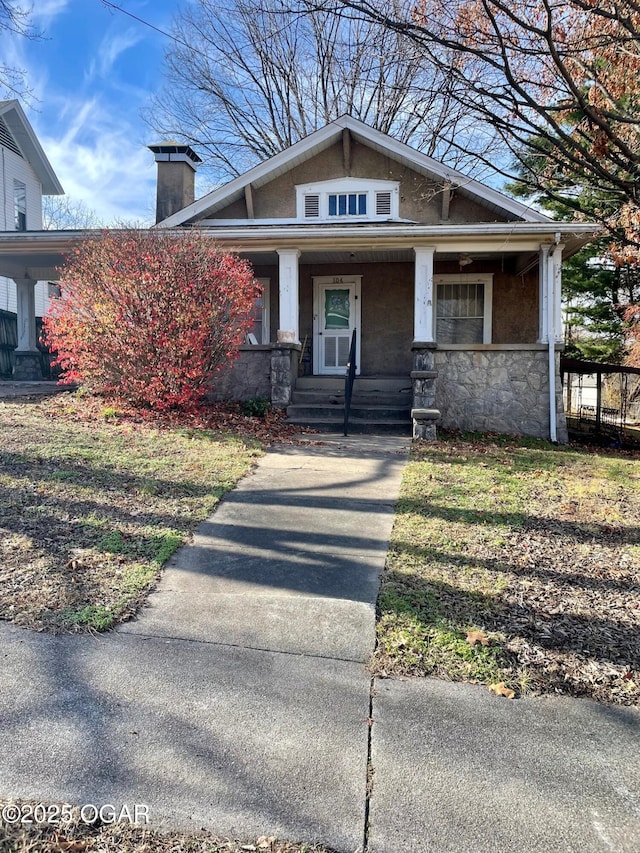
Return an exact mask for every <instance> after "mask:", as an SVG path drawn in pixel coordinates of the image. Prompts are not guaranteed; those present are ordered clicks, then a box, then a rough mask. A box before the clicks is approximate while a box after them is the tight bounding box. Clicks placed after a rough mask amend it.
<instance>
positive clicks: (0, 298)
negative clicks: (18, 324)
mask: <svg viewBox="0 0 640 853" xmlns="http://www.w3.org/2000/svg"><path fill="white" fill-rule="evenodd" d="M48 307H49V282H47V281H39V282H38V283H37V284H36V317H44V315H45V314H46V313H47V309H48ZM0 310H2V311H13V313H14V314H15V313H16V312H17V310H18V309H17V305H16V283H15V281H14V280H13V279H12V278H4V276H0Z"/></svg>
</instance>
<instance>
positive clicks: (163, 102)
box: [146, 0, 495, 182]
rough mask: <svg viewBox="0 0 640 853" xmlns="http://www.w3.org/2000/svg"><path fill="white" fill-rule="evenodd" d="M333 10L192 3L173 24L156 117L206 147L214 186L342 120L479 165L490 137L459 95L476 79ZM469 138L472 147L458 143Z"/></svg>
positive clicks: (172, 134) (458, 162) (243, 0)
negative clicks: (462, 76) (349, 117)
mask: <svg viewBox="0 0 640 853" xmlns="http://www.w3.org/2000/svg"><path fill="white" fill-rule="evenodd" d="M292 2H293V3H294V4H296V3H297V2H298V0H292ZM389 2H393V0H389ZM390 8H392V7H390ZM334 12H335V6H331V7H330V8H327V9H320V8H319V9H313V10H308V9H307V8H306V6H304V5H292V3H291V2H289V0H260V2H259V3H257V4H256V2H255V1H254V0H223V2H216V0H194V2H193V3H192V4H190V5H189V6H188V7H186V8H185V9H184V10H183V11H182V13H181V16H180V17H179V18H178V19H177V20H176V22H175V25H174V35H175V37H176V41H175V42H174V44H173V45H172V47H171V48H170V50H169V51H168V53H167V55H166V59H165V62H166V73H167V82H166V85H165V87H164V91H163V92H162V94H160V95H159V96H158V97H157V98H156V99H155V100H154V102H153V104H152V106H151V107H150V109H149V110H148V111H147V112H146V119H147V122H148V123H149V124H150V126H151V127H152V128H153V129H154V131H155V132H156V133H158V134H160V135H161V136H163V137H165V138H174V139H180V140H183V141H186V142H189V143H190V144H193V145H197V147H198V150H199V152H200V153H201V154H202V155H203V156H204V158H205V163H206V165H208V167H209V170H210V177H211V180H212V182H219V181H222V180H225V179H228V178H230V177H233V176H235V175H238V174H240V173H242V172H244V171H245V170H246V169H248V168H250V167H251V166H253V165H255V164H256V163H257V162H259V161H261V160H264V159H266V158H268V157H270V156H273V155H274V154H276V153H278V152H279V151H282V150H283V149H285V148H287V147H289V146H290V145H292V144H293V143H295V142H297V141H298V140H299V139H301V138H303V137H304V136H307V135H308V134H309V133H311V132H313V131H314V130H316V129H318V128H319V127H321V126H323V125H325V124H326V123H328V122H330V121H332V120H333V119H335V118H337V117H339V116H340V115H343V114H350V115H352V116H355V117H356V118H359V119H361V120H362V121H364V122H366V123H367V124H369V125H371V126H373V127H375V128H377V129H379V130H381V131H383V132H384V133H389V134H392V135H393V136H394V137H396V138H397V139H399V140H401V141H403V142H407V143H410V144H412V145H413V146H414V147H416V148H418V149H420V150H424V151H427V152H428V153H429V154H431V155H432V156H435V157H440V158H441V159H446V161H447V162H448V163H449V164H450V165H451V166H454V167H457V168H460V169H463V170H472V169H474V168H475V169H477V168H478V164H479V163H480V164H481V161H479V160H478V158H477V157H476V156H475V155H476V153H477V151H476V149H477V148H478V149H480V151H486V145H487V143H488V138H487V137H488V134H487V130H486V129H485V130H484V131H483V133H481V134H477V133H475V132H474V131H473V128H472V125H471V122H470V121H469V120H468V119H467V117H466V116H467V110H466V107H464V106H462V98H461V96H460V94H461V93H458V96H454V92H455V90H456V89H457V88H460V87H461V85H462V82H464V85H465V86H466V81H462V82H461V79H460V78H459V77H457V76H455V75H451V73H449V68H445V67H444V66H443V67H442V68H438V67H436V66H434V65H429V64H427V63H425V62H424V56H423V52H422V49H421V47H420V46H419V45H417V44H416V43H415V42H414V41H412V40H410V39H407V38H406V37H405V35H404V34H403V33H402V32H398V31H397V30H394V29H393V28H391V29H390V28H387V27H384V26H381V25H380V23H379V22H377V21H371V20H368V19H366V17H361V16H351V17H345V16H340V15H336V14H334ZM460 133H464V134H465V135H466V137H467V139H466V145H465V146H461V145H459V144H456V141H455V139H454V137H455V136H457V135H458V134H460ZM493 146H494V148H495V139H494V140H493Z"/></svg>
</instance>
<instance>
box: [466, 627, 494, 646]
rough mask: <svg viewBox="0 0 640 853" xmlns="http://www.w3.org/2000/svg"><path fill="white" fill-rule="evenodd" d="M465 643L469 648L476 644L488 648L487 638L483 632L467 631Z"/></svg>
mask: <svg viewBox="0 0 640 853" xmlns="http://www.w3.org/2000/svg"><path fill="white" fill-rule="evenodd" d="M467 643H469V645H470V646H475V645H476V644H477V643H481V644H482V645H483V646H488V645H489V638H488V637H487V635H486V634H485V633H484V631H469V632H468V633H467Z"/></svg>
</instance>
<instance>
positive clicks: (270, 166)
mask: <svg viewBox="0 0 640 853" xmlns="http://www.w3.org/2000/svg"><path fill="white" fill-rule="evenodd" d="M345 129H346V130H349V131H350V133H351V134H352V136H353V138H354V139H355V140H356V141H361V142H363V143H364V144H367V145H369V146H370V147H372V148H374V150H377V151H378V152H380V153H384V154H385V155H387V156H392V157H393V159H395V160H398V161H400V162H402V163H405V164H406V165H407V166H409V167H410V168H413V169H416V170H417V171H419V172H422V173H425V174H427V175H429V176H431V177H436V178H439V179H440V180H442V181H443V182H445V183H447V182H448V183H450V184H451V188H452V189H457V190H459V191H460V192H462V193H463V194H465V195H468V196H470V197H472V198H475V199H477V200H479V201H480V202H481V203H482V202H484V203H485V204H489V205H491V206H493V207H496V208H498V209H499V210H501V211H503V212H504V213H506V214H510V215H511V216H515V217H517V218H518V219H521V220H523V221H525V222H550V221H551V220H550V219H549V217H548V216H545V215H544V214H542V213H540V212H538V211H536V210H534V209H533V208H531V207H528V206H527V205H524V204H522V202H519V201H515V200H514V199H511V198H509V197H508V196H506V195H504V194H503V193H501V192H499V191H498V190H494V189H492V188H491V187H488V186H486V185H485V184H482V183H480V182H479V181H476V180H474V179H473V178H470V177H468V176H467V175H464V174H463V173H462V172H458V171H456V170H455V169H451V168H449V167H448V166H445V165H443V164H442V163H439V162H438V161H437V160H434V159H433V158H432V157H429V156H428V155H426V154H422V153H421V152H419V151H416V150H415V149H414V148H411V147H410V146H409V145H406V144H405V143H403V142H398V141H397V140H395V139H393V138H392V137H390V136H387V135H386V134H384V133H382V132H381V131H379V130H375V129H374V128H372V127H369V125H367V124H364V122H361V121H359V120H358V119H354V118H353V117H351V116H347V115H345V116H341V117H340V118H338V119H336V120H335V121H333V122H331V123H330V124H327V125H325V126H324V127H322V128H320V129H319V130H316V131H315V132H314V133H312V134H310V135H309V136H306V137H305V138H304V139H301V140H300V141H299V142H296V143H295V144H294V145H292V146H291V147H290V148H287V149H285V150H284V151H281V152H280V153H279V154H276V155H274V156H273V157H271V158H269V159H268V160H265V161H264V162H263V163H260V164H259V165H257V166H254V168H253V169H250V170H249V171H248V172H245V173H244V174H243V175H240V176H239V177H237V178H234V179H233V180H231V181H230V182H229V183H227V184H224V185H223V186H222V187H219V188H218V189H215V190H213V191H212V192H210V193H208V194H207V195H205V196H203V197H202V198H200V199H198V200H197V201H194V202H193V203H192V204H190V205H188V206H187V207H185V208H183V209H182V210H180V211H178V212H177V213H174V214H173V215H172V216H169V217H167V219H164V220H163V221H162V222H159V223H158V226H160V227H163V228H172V227H175V226H178V225H184V224H186V223H188V222H192V221H193V220H197V219H198V217H201V216H202V214H205V215H206V214H210V213H212V212H215V210H219V209H220V208H222V207H224V206H225V205H227V204H231V203H232V202H233V201H235V200H237V199H238V198H240V197H241V196H242V195H243V194H244V187H245V186H246V184H248V183H251V184H253V186H254V188H255V187H260V186H261V185H263V184H265V183H268V182H269V181H270V180H273V179H274V178H276V177H278V175H280V174H282V173H283V172H285V171H288V170H289V169H292V168H293V167H294V166H296V165H297V164H298V163H301V162H304V161H306V160H308V159H310V158H311V157H313V156H315V155H316V154H319V153H320V152H321V151H323V150H325V149H326V148H328V147H329V146H330V145H333V144H334V143H336V142H339V141H341V140H342V138H343V136H342V133H343V130H345Z"/></svg>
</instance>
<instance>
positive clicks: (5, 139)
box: [0, 118, 22, 157]
mask: <svg viewBox="0 0 640 853" xmlns="http://www.w3.org/2000/svg"><path fill="white" fill-rule="evenodd" d="M0 145H2V146H4V147H5V148H8V149H9V151H13V153H14V154H17V155H18V156H19V157H22V152H21V151H20V149H19V148H18V146H17V145H16V141H15V139H14V138H13V136H11V132H10V130H9V128H8V127H7V125H6V124H5V123H4V120H3V119H1V118H0Z"/></svg>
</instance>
